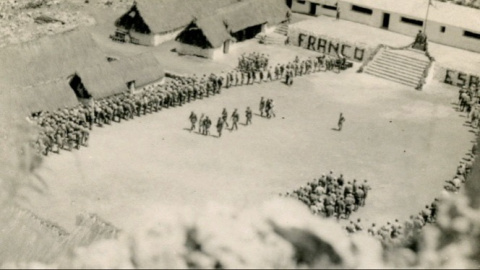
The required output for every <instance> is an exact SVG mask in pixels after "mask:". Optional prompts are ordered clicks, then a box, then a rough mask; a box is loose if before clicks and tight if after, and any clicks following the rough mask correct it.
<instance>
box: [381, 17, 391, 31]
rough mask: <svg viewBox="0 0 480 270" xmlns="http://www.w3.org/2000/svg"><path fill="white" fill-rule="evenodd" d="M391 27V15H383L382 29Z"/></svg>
mask: <svg viewBox="0 0 480 270" xmlns="http://www.w3.org/2000/svg"><path fill="white" fill-rule="evenodd" d="M389 25H390V14H389V13H383V22H382V28H384V29H388V26H389Z"/></svg>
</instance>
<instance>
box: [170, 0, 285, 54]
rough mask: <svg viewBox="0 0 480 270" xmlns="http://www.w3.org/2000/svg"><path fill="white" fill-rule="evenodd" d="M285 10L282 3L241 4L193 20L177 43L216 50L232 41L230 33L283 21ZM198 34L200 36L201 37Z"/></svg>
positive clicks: (270, 0)
mask: <svg viewBox="0 0 480 270" xmlns="http://www.w3.org/2000/svg"><path fill="white" fill-rule="evenodd" d="M288 10H289V9H288V7H287V5H286V4H285V2H284V1H283V0H243V1H242V2H238V3H236V4H232V5H229V6H226V7H223V8H219V9H217V10H216V12H215V14H213V15H206V16H203V17H201V18H199V19H198V20H194V21H193V22H192V23H191V24H190V25H189V26H187V27H186V28H185V30H184V31H182V33H180V34H179V35H178V36H177V38H176V40H177V41H180V42H183V43H187V44H191V45H196V46H199V47H202V48H218V47H220V46H221V45H222V43H223V42H225V41H226V40H228V39H231V38H232V36H231V33H235V32H238V31H241V30H243V29H246V28H249V27H252V26H256V25H261V24H265V23H268V24H270V25H275V24H278V23H281V22H283V21H285V20H286V19H287V12H288ZM198 31H200V32H201V36H200V37H199V34H198ZM199 39H200V40H199ZM199 43H206V44H199Z"/></svg>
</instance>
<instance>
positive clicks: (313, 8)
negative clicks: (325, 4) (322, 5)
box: [310, 3, 317, 16]
mask: <svg viewBox="0 0 480 270" xmlns="http://www.w3.org/2000/svg"><path fill="white" fill-rule="evenodd" d="M310 15H313V16H315V15H317V4H316V3H310Z"/></svg>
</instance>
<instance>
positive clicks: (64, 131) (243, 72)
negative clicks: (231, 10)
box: [29, 53, 335, 155]
mask: <svg viewBox="0 0 480 270" xmlns="http://www.w3.org/2000/svg"><path fill="white" fill-rule="evenodd" d="M334 62H335V60H334V59H330V58H328V57H327V56H321V57H310V58H307V59H303V60H301V59H300V58H299V57H298V56H297V57H295V59H294V60H293V61H291V62H288V63H285V64H280V63H279V64H277V65H276V66H275V67H272V66H268V65H269V56H268V55H265V54H260V53H251V54H249V55H242V57H241V58H240V59H239V68H237V69H236V70H233V71H231V72H228V73H222V74H220V75H215V74H213V73H212V74H210V75H208V76H207V75H203V76H201V77H200V76H196V75H193V76H175V75H172V74H170V78H171V79H170V80H169V81H168V82H166V83H165V84H164V85H161V84H159V83H157V84H153V85H149V86H147V87H145V88H144V89H143V90H142V91H139V92H138V93H131V92H125V93H122V94H118V95H115V96H111V97H107V98H104V99H101V100H93V101H92V102H90V103H88V104H80V105H77V106H75V107H72V108H63V109H59V110H56V111H52V112H48V111H42V112H38V113H35V114H32V115H31V116H30V117H29V119H30V120H31V121H33V122H35V123H37V124H38V125H39V126H40V128H41V132H40V134H39V136H38V138H37V140H36V145H37V147H38V150H39V152H41V153H43V154H44V155H48V153H50V152H54V153H59V151H60V150H61V149H65V150H72V149H73V148H77V149H78V148H80V146H88V139H89V136H90V130H91V129H92V127H93V126H99V127H102V126H104V125H109V124H111V123H112V122H121V121H122V120H129V119H133V118H134V117H139V116H141V115H145V114H147V113H152V112H157V111H160V110H161V109H162V108H168V107H172V106H173V107H174V106H182V105H183V104H185V103H188V102H191V101H193V100H196V99H203V98H206V97H209V96H211V95H216V94H220V93H221V91H222V89H223V88H230V87H233V86H242V85H246V84H253V83H262V82H268V81H275V80H283V79H286V81H288V82H292V79H293V77H296V76H302V75H306V74H310V73H312V72H318V71H326V70H331V69H332V68H333V66H334ZM262 104H263V105H262ZM260 114H261V116H263V115H264V114H265V115H266V117H267V118H270V117H272V116H273V117H275V111H274V102H273V100H272V99H267V100H264V101H263V102H261V105H260ZM236 118H238V119H239V117H236ZM221 119H222V121H217V131H219V130H223V126H228V123H227V122H226V120H224V117H223V116H222V117H221ZM246 119H247V124H249V123H251V119H252V118H251V117H247V115H246ZM205 120H206V122H205ZM202 121H203V122H202V123H201V124H199V126H200V127H202V133H205V132H206V133H207V134H208V132H209V130H208V129H209V128H205V127H206V126H208V127H210V126H211V123H210V122H211V121H212V120H210V119H207V117H205V118H204V119H202ZM238 121H239V120H235V121H234V119H232V128H233V129H237V128H238V126H237V123H238ZM218 133H219V135H220V134H221V131H220V132H218Z"/></svg>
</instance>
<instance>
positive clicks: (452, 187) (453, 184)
mask: <svg viewBox="0 0 480 270" xmlns="http://www.w3.org/2000/svg"><path fill="white" fill-rule="evenodd" d="M476 154H477V143H474V144H473V146H472V149H471V150H470V152H469V153H468V154H467V155H466V156H465V157H464V158H463V159H462V161H460V163H459V165H458V166H457V172H456V173H455V176H454V177H453V178H452V179H451V180H447V181H445V182H446V185H445V186H444V188H445V190H447V191H450V192H454V193H456V192H458V191H459V190H460V188H461V187H462V185H463V184H464V183H465V182H466V181H468V179H469V175H470V173H471V172H472V168H473V163H474V162H475V157H476Z"/></svg>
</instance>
